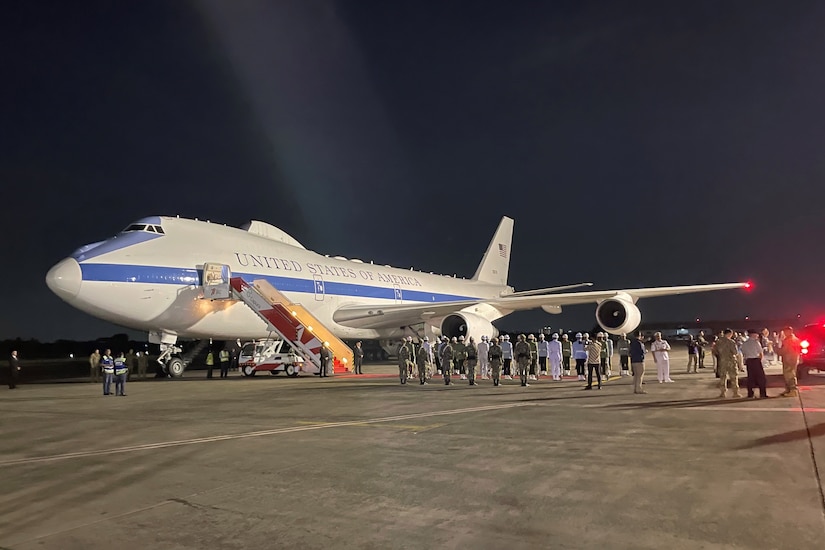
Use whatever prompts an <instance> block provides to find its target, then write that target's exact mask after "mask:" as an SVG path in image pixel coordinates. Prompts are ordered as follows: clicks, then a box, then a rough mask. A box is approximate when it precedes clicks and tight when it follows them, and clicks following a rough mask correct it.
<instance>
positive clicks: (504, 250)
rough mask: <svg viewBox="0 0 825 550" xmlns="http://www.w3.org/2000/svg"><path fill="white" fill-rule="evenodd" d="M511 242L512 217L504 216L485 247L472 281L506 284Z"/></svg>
mask: <svg viewBox="0 0 825 550" xmlns="http://www.w3.org/2000/svg"><path fill="white" fill-rule="evenodd" d="M512 242H513V219H512V218H508V217H507V216H504V217H503V218H501V223H499V224H498V229H496V234H495V235H493V240H492V241H490V246H488V247H487V252H485V253H484V257H483V258H481V263H480V264H478V269H476V274H475V275H473V280H474V281H481V282H483V283H492V284H496V285H506V284H507V273H508V272H509V271H510V245H511V244H512Z"/></svg>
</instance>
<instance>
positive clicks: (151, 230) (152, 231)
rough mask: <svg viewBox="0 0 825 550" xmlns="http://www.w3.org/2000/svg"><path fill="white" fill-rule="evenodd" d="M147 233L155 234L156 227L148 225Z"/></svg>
mask: <svg viewBox="0 0 825 550" xmlns="http://www.w3.org/2000/svg"><path fill="white" fill-rule="evenodd" d="M146 231H148V232H149V233H154V232H155V226H154V225H147V226H146Z"/></svg>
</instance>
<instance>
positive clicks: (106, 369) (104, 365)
mask: <svg viewBox="0 0 825 550" xmlns="http://www.w3.org/2000/svg"><path fill="white" fill-rule="evenodd" d="M100 368H101V370H102V371H103V395H109V394H111V393H112V391H111V390H112V377H114V375H115V360H114V359H112V350H110V349H107V350H106V353H104V354H103V356H102V357H101V358H100Z"/></svg>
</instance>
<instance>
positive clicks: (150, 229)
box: [46, 216, 750, 376]
mask: <svg viewBox="0 0 825 550" xmlns="http://www.w3.org/2000/svg"><path fill="white" fill-rule="evenodd" d="M513 223H514V222H513V219H512V218H509V217H507V216H504V217H502V219H501V222H500V223H499V226H498V228H497V230H496V232H495V234H494V235H493V238H492V240H491V241H490V244H489V246H488V247H487V251H486V252H485V253H484V256H483V257H482V259H481V263H480V264H479V265H478V269H476V272H475V275H474V276H473V277H472V279H460V278H456V277H455V276H445V275H436V274H432V273H423V272H420V271H414V270H406V269H398V268H394V267H390V266H385V265H375V264H373V263H372V262H369V263H367V262H364V261H361V260H358V259H346V258H343V257H341V256H335V257H329V256H325V255H322V254H318V253H315V252H312V251H310V250H307V249H306V248H304V246H303V245H301V244H300V243H299V242H298V241H297V240H295V239H294V238H293V237H292V236H290V235H289V234H287V233H286V232H285V231H283V230H281V229H278V228H277V227H274V226H272V225H270V224H268V223H265V222H262V221H258V220H252V221H250V222H249V223H247V224H245V225H244V226H242V227H240V228H236V227H228V226H226V225H222V224H219V223H210V222H209V221H199V220H197V219H194V220H193V219H186V218H180V217H169V216H151V217H147V218H143V219H141V220H138V221H136V222H135V223H132V224H130V225H128V226H127V227H126V228H125V229H124V230H123V231H121V232H120V233H119V234H117V235H115V236H114V237H112V238H110V239H107V240H103V241H100V242H96V243H92V244H88V245H85V246H81V247H80V248H78V249H77V250H75V251H74V252H73V253H72V254H71V255H70V256H69V257H67V258H65V259H63V260H61V261H60V262H59V263H57V264H56V265H54V266H53V267H52V268H51V269H50V270H49V271H48V273H47V275H46V284H47V285H48V286H49V288H50V289H51V290H52V291H53V292H54V293H55V294H56V295H57V296H59V297H60V298H61V299H63V300H64V301H66V302H68V303H69V304H70V305H72V306H74V307H75V308H77V309H80V310H81V311H84V312H86V313H89V314H90V315H93V316H95V317H98V318H101V319H105V320H107V321H110V322H112V323H115V324H118V325H122V326H125V327H129V328H132V329H136V330H143V331H147V332H148V333H149V341H150V342H151V343H154V344H160V346H161V352H162V353H161V357H160V358H159V362H160V363H161V364H162V365H163V366H164V369H167V370H168V371H169V372H170V373H171V374H173V375H174V376H180V375H182V373H183V370H184V368H185V364H184V362H183V361H182V360H181V359H180V352H181V351H182V350H181V348H179V347H178V346H177V345H176V343H177V341H178V339H179V338H192V339H207V338H214V339H218V340H235V339H236V338H248V339H263V338H267V337H268V336H269V335H270V333H269V332H268V330H267V327H266V324H265V322H264V321H262V320H261V318H260V317H258V316H257V315H256V314H255V312H254V311H253V310H252V309H250V308H249V307H247V306H246V304H244V303H242V302H239V301H237V300H210V299H206V298H204V293H203V284H204V283H205V281H204V280H203V278H204V276H203V273H204V265H205V264H215V263H218V264H222V265H225V266H228V268H229V269H230V270H231V272H232V275H233V276H236V277H242V278H244V279H245V280H250V281H251V280H254V279H266V280H267V282H269V283H270V284H272V285H273V286H274V287H276V288H277V289H278V290H280V291H281V292H282V293H283V294H284V295H286V296H287V297H288V298H289V299H290V300H291V301H293V302H294V303H299V304H301V305H302V306H303V307H304V308H306V309H307V310H308V311H310V313H312V314H313V315H314V316H315V317H316V318H317V319H318V320H319V321H320V322H321V323H322V324H324V325H325V326H326V327H327V328H328V329H329V330H330V331H331V332H332V333H333V334H334V335H335V336H337V337H338V338H346V339H378V340H381V341H382V342H386V343H387V345H388V346H389V345H390V341H391V340H393V339H395V340H397V339H399V338H402V337H404V336H407V335H414V336H417V337H419V338H422V337H423V336H430V337H431V338H432V337H440V336H447V337H450V338H452V337H454V336H455V337H458V336H464V337H470V336H473V337H474V338H475V340H476V341H478V340H480V337H481V336H482V335H486V336H489V337H493V336H495V335H497V334H498V331H497V329H496V328H495V327H494V326H493V324H492V323H493V321H495V320H497V319H500V318H502V317H504V316H506V315H508V314H510V313H512V312H514V311H519V310H526V309H536V308H541V309H543V310H544V311H546V312H548V313H561V310H562V307H564V306H568V305H573V304H583V303H593V304H596V321H597V323H598V324H599V326H601V327H602V329H604V330H605V331H607V332H609V333H611V334H622V333H630V332H632V331H633V330H634V329H635V328H636V327H638V326H639V324H640V322H641V312H640V310H639V308H638V306H637V305H636V303H637V301H638V300H639V299H640V298H648V297H654V296H666V295H674V294H685V293H692V292H705V291H715V290H726V289H739V288H750V283H741V282H740V283H723V284H705V285H689V286H670V287H658V288H636V289H622V290H595V291H578V292H561V291H564V290H571V289H573V288H576V287H581V286H589V285H591V283H581V284H576V285H565V286H560V287H552V288H545V289H536V290H529V291H522V292H517V291H516V290H515V289H514V288H513V287H511V286H509V285H508V284H507V278H508V273H509V266H510V253H511V250H512V247H511V245H512V238H513Z"/></svg>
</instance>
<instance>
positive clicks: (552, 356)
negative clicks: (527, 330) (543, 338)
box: [547, 332, 561, 380]
mask: <svg viewBox="0 0 825 550" xmlns="http://www.w3.org/2000/svg"><path fill="white" fill-rule="evenodd" d="M547 359H548V360H549V361H550V374H551V375H552V376H553V380H561V342H559V335H558V334H556V333H555V332H554V333H553V336H551V337H550V341H549V342H547Z"/></svg>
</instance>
